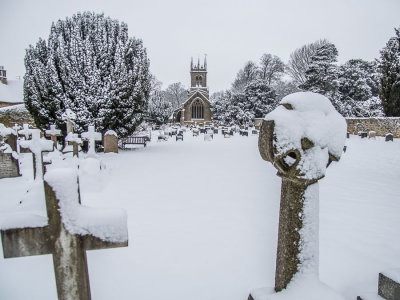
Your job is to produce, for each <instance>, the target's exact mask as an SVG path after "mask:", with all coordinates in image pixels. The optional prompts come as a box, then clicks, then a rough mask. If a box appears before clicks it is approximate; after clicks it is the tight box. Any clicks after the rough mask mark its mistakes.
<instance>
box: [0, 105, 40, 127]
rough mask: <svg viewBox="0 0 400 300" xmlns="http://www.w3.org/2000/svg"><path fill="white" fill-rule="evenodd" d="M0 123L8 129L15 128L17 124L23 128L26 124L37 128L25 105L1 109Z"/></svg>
mask: <svg viewBox="0 0 400 300" xmlns="http://www.w3.org/2000/svg"><path fill="white" fill-rule="evenodd" d="M0 123H3V124H4V125H5V126H6V127H13V126H14V125H15V124H18V125H20V126H21V125H22V124H24V123H26V124H30V125H33V126H34V127H36V126H35V122H34V121H33V118H32V116H31V115H30V114H29V112H28V110H27V109H26V108H25V106H24V104H19V105H13V106H9V107H5V108H2V109H0Z"/></svg>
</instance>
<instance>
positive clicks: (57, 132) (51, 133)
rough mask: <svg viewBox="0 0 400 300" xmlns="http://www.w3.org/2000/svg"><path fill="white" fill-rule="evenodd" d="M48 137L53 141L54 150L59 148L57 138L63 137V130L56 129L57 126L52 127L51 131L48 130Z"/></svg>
mask: <svg viewBox="0 0 400 300" xmlns="http://www.w3.org/2000/svg"><path fill="white" fill-rule="evenodd" d="M46 136H49V137H50V138H51V140H52V141H53V144H54V148H57V137H58V136H62V134H61V130H60V129H56V125H50V129H47V130H46Z"/></svg>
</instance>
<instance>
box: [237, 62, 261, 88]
mask: <svg viewBox="0 0 400 300" xmlns="http://www.w3.org/2000/svg"><path fill="white" fill-rule="evenodd" d="M258 76H259V69H258V66H257V64H256V63H254V62H252V61H248V62H247V63H246V64H245V65H244V67H243V69H241V70H239V72H238V73H237V75H236V78H235V81H234V82H233V83H232V91H233V92H235V93H239V92H243V91H244V89H245V87H246V86H247V85H248V84H249V83H250V82H251V81H252V80H255V79H257V78H258Z"/></svg>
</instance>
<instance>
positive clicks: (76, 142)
mask: <svg viewBox="0 0 400 300" xmlns="http://www.w3.org/2000/svg"><path fill="white" fill-rule="evenodd" d="M65 141H66V142H68V143H69V144H71V145H72V147H73V156H79V146H81V145H82V139H81V138H79V137H78V134H77V133H72V132H70V133H68V135H67V137H66V138H65Z"/></svg>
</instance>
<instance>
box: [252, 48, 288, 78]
mask: <svg viewBox="0 0 400 300" xmlns="http://www.w3.org/2000/svg"><path fill="white" fill-rule="evenodd" d="M258 69H259V78H260V79H262V80H265V81H266V82H267V83H268V85H271V84H272V83H274V82H275V81H276V80H279V79H280V78H281V77H282V75H283V73H284V72H285V64H284V63H283V61H282V60H281V59H280V58H279V57H278V56H276V55H271V54H267V53H266V54H263V56H261V59H260V65H259V67H258Z"/></svg>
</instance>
